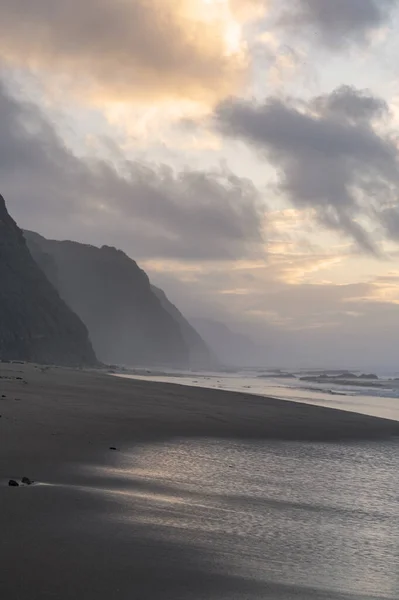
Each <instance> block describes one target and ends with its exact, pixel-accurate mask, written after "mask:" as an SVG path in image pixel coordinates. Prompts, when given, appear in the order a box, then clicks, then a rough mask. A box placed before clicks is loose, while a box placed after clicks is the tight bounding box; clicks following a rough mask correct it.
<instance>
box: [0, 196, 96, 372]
mask: <svg viewBox="0 0 399 600" xmlns="http://www.w3.org/2000/svg"><path fill="white" fill-rule="evenodd" d="M0 359H1V360H23V361H30V362H37V363H44V364H58V365H70V366H83V365H95V364H97V360H96V357H95V354H94V351H93V348H92V346H91V344H90V341H89V337H88V332H87V329H86V327H85V325H84V324H83V323H82V321H81V320H80V319H79V318H78V317H77V315H75V314H74V313H73V312H72V310H71V309H70V308H69V307H68V306H67V305H66V304H65V302H64V301H63V300H62V299H61V298H60V295H59V294H58V292H57V291H56V289H55V288H54V286H53V285H52V284H51V283H50V282H49V280H48V279H47V278H46V276H45V275H44V273H43V271H42V270H41V269H40V268H39V267H38V266H37V264H36V262H35V261H34V260H33V258H32V256H31V254H30V252H29V250H28V248H27V245H26V242H25V238H24V235H23V233H22V231H21V230H20V229H19V228H18V226H17V224H16V223H15V221H14V220H13V219H12V218H11V217H10V215H9V214H8V212H7V208H6V205H5V201H4V199H3V197H2V196H0Z"/></svg>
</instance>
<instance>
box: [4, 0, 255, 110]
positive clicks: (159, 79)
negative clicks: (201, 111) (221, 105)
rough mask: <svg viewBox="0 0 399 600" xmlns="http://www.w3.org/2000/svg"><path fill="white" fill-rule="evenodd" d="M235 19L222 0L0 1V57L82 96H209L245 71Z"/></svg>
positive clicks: (223, 90) (221, 92) (233, 83)
mask: <svg viewBox="0 0 399 600" xmlns="http://www.w3.org/2000/svg"><path fill="white" fill-rule="evenodd" d="M240 5H241V3H239V2H237V5H236V8H237V10H238V8H239V6H240ZM251 5H252V2H251ZM222 9H223V10H222ZM234 19H235V17H234V16H233V13H232V9H231V8H230V5H229V4H228V2H224V3H213V4H212V3H206V2H205V1H204V0H84V1H83V2H82V1H80V0H57V1H54V0H0V48H1V56H2V60H3V61H5V62H6V64H9V65H12V66H16V67H22V68H27V67H30V68H32V69H34V70H36V71H38V72H40V73H48V74H50V75H51V76H52V77H58V76H67V78H68V79H69V80H71V81H72V83H73V85H74V86H76V87H77V88H78V89H79V92H80V93H81V94H82V95H83V94H88V95H91V96H94V97H97V98H102V99H103V98H112V99H117V100H120V101H123V100H129V101H132V100H135V99H139V98H143V96H144V97H147V98H148V97H151V98H152V99H154V97H159V96H166V97H183V98H189V99H194V100H200V101H204V100H206V101H209V100H214V99H215V98H220V97H222V96H224V95H225V94H226V93H227V94H228V93H232V91H233V90H234V89H236V88H237V86H238V85H239V84H240V82H241V81H242V77H243V74H244V71H245V68H246V57H245V52H244V49H243V48H242V47H241V45H240V27H239V25H240V24H239V22H237V21H235V20H234ZM233 34H234V35H233ZM233 38H234V39H233Z"/></svg>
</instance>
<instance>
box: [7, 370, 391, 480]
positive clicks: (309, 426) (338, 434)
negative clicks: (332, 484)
mask: <svg viewBox="0 0 399 600" xmlns="http://www.w3.org/2000/svg"><path fill="white" fill-rule="evenodd" d="M2 396H5V398H2ZM0 415H2V416H1V418H0V431H1V437H0V445H1V448H0V450H1V453H0V478H1V477H3V476H4V475H3V474H2V472H3V471H4V469H5V464H4V462H5V461H7V459H6V458H5V456H8V461H10V460H11V461H12V460H13V458H12V457H13V456H15V457H18V460H19V461H23V460H26V457H24V448H25V449H26V451H29V453H30V454H29V455H30V456H33V455H34V456H36V457H37V458H38V459H40V460H42V459H43V460H45V459H46V456H45V453H46V452H51V453H53V456H54V458H57V460H59V461H62V460H63V458H64V454H65V459H67V460H68V458H69V457H72V458H73V459H74V460H79V456H81V457H83V458H84V456H85V455H86V454H88V455H92V454H94V453H95V451H96V448H97V449H98V450H100V451H101V450H102V448H104V450H107V449H108V448H109V446H111V445H117V444H130V445H132V446H134V444H135V442H136V441H140V442H145V441H146V440H148V441H157V440H159V441H162V440H164V439H170V438H177V437H179V438H184V437H188V438H190V437H204V438H206V437H216V438H218V437H220V438H242V439H251V438H258V439H265V440H281V441H311V442H316V441H320V442H323V441H325V442H334V441H336V442H342V441H356V440H373V439H386V438H389V437H391V436H399V422H397V421H390V420H387V419H383V418H378V417H372V416H367V415H363V414H360V413H353V412H347V411H343V410H339V409H335V408H327V407H321V406H316V405H312V404H304V403H300V402H295V401H291V400H280V399H277V398H268V397H264V396H257V395H254V394H249V393H248V394H246V393H243V392H232V391H226V390H214V389H206V388H201V387H190V386H184V385H181V384H179V383H160V382H148V381H143V380H135V379H128V378H124V377H115V376H113V375H110V374H108V373H105V372H101V371H88V370H81V371H76V370H73V369H67V368H62V367H41V366H38V365H30V364H25V365H20V364H4V363H0Z"/></svg>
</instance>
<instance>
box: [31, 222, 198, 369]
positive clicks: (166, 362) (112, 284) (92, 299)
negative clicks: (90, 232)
mask: <svg viewBox="0 0 399 600" xmlns="http://www.w3.org/2000/svg"><path fill="white" fill-rule="evenodd" d="M25 237H26V239H27V241H28V245H29V247H30V250H31V253H32V255H33V256H34V258H35V260H36V261H37V263H38V264H39V265H40V266H41V267H42V269H43V270H44V271H45V273H46V274H47V276H48V277H49V278H50V279H51V280H52V282H53V283H54V285H55V286H56V287H57V289H58V291H59V293H60V295H61V297H62V298H63V299H64V300H65V302H66V303H67V304H68V305H69V306H70V307H71V308H72V310H74V311H75V312H76V313H77V314H78V315H79V317H80V318H81V319H82V321H83V322H84V323H85V324H86V326H87V328H88V330H89V333H90V338H91V340H92V343H93V346H94V349H95V351H96V353H97V356H98V357H99V358H100V359H101V360H102V361H104V362H107V363H109V364H110V363H111V364H124V365H128V366H135V365H158V366H162V365H163V366H169V367H190V366H194V364H193V361H194V360H197V358H199V356H200V355H201V361H202V362H201V364H202V363H203V362H204V361H205V359H206V353H207V349H206V346H205V344H204V343H203V348H202V349H201V350H200V343H199V340H195V342H196V345H197V348H198V352H197V351H195V352H193V351H192V349H191V346H192V341H191V339H192V338H194V337H195V336H194V333H193V332H190V335H186V334H185V331H183V330H182V326H181V322H180V323H179V322H178V321H179V320H180V321H181V319H184V318H183V317H182V315H180V313H179V312H178V311H177V309H175V307H173V305H171V304H170V303H169V305H170V306H169V310H166V309H165V305H166V304H167V303H168V301H167V299H166V297H165V298H161V299H160V294H157V293H154V289H153V288H152V286H151V283H150V281H149V279H148V276H147V275H146V273H145V272H144V271H143V270H142V269H140V268H139V267H138V265H137V264H136V262H135V261H134V260H132V259H130V258H129V257H128V256H127V255H126V254H124V253H123V252H122V251H120V250H117V249H115V248H111V247H108V246H103V247H102V248H97V247H94V246H90V245H85V244H80V243H77V242H71V241H62V242H60V241H54V240H47V239H45V238H43V237H42V236H40V235H38V234H36V233H33V232H25ZM171 307H173V308H174V309H175V311H176V314H172V313H173V310H172V308H171ZM179 315H180V317H181V319H180V317H179ZM175 317H176V318H175ZM187 326H188V323H187ZM183 329H184V328H183ZM197 335H198V334H197ZM190 336H191V338H190ZM189 338H190V339H189ZM198 338H199V336H198ZM208 355H209V351H208ZM198 366H199V365H198Z"/></svg>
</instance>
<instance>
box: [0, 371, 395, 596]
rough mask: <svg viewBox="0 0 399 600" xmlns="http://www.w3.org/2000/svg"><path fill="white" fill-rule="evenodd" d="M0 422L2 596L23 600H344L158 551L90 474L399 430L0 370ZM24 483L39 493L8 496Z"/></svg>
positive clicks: (245, 401)
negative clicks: (261, 443) (124, 458)
mask: <svg viewBox="0 0 399 600" xmlns="http://www.w3.org/2000/svg"><path fill="white" fill-rule="evenodd" d="M3 396H5V397H3ZM0 415H1V417H0V593H1V597H5V598H8V599H22V600H25V598H26V599H28V598H29V599H30V600H32V599H33V600H35V599H36V598H37V599H39V598H40V599H41V598H60V599H74V598H79V599H80V598H82V599H85V600H86V599H88V600H91V599H93V600H94V598H96V599H102V598H104V599H107V600H109V599H111V598H122V599H123V600H133V599H134V598H140V600H144V599H147V598H148V599H149V600H150V599H151V600H152V599H154V600H158V599H161V598H162V599H169V598H170V599H171V600H172V599H173V600H177V599H180V598H181V599H186V598H187V599H189V598H193V599H196V598H215V599H216V598H218V599H222V598H240V599H241V598H287V599H288V598H300V599H301V598H303V599H304V600H305V598H338V597H339V598H345V596H332V595H331V594H328V593H326V595H321V593H320V591H315V590H311V589H296V588H295V589H292V588H291V587H290V586H289V584H287V585H284V586H282V585H277V584H274V583H273V582H270V584H267V585H266V584H264V583H263V584H262V585H260V584H258V583H257V582H256V581H252V580H243V579H240V578H239V577H236V576H234V575H233V574H223V575H222V574H215V573H213V572H212V571H211V570H210V569H209V568H208V567H207V565H206V557H204V556H202V555H201V554H199V553H198V552H197V551H196V550H194V549H193V548H192V547H186V546H185V545H184V544H176V543H174V542H173V543H172V541H170V540H168V539H167V537H166V538H163V539H162V541H160V540H159V539H157V541H156V542H151V536H148V533H149V532H148V530H147V528H146V526H145V525H141V526H138V525H135V526H128V525H127V524H126V522H125V521H124V516H123V510H122V509H121V507H120V506H118V503H117V502H115V498H114V497H113V496H112V495H111V496H110V495H108V496H107V494H104V495H100V494H94V493H90V491H87V490H88V489H89V488H90V484H91V483H92V480H91V479H90V476H88V475H87V473H88V470H87V468H86V467H87V466H89V465H101V464H107V463H109V462H111V463H112V461H113V460H114V457H115V456H116V453H115V451H112V450H110V447H111V446H115V447H116V448H118V449H122V450H123V449H124V448H129V449H132V448H133V450H134V446H135V444H136V443H143V442H147V441H148V442H154V441H162V440H168V439H171V438H184V437H192V438H194V437H201V438H206V437H216V438H231V439H237V438H242V439H244V438H245V439H260V440H262V439H264V440H272V439H273V440H281V441H293V440H296V441H328V442H346V441H348V442H349V441H356V440H359V441H360V440H374V439H381V440H383V439H388V438H390V437H391V436H398V435H399V423H397V422H391V421H386V420H383V419H376V418H373V417H367V416H363V415H356V414H353V413H347V412H340V411H336V410H330V409H325V408H321V407H314V406H309V405H303V404H295V403H291V402H285V401H279V400H273V399H265V398H258V397H256V396H251V395H245V394H239V393H231V392H223V391H216V390H203V389H198V388H185V387H182V386H178V385H173V384H163V383H162V384H161V383H149V382H142V381H139V382H136V381H131V380H124V379H118V378H113V377H111V376H109V375H106V374H104V373H95V372H83V371H72V370H68V369H61V368H50V369H44V370H43V369H42V368H40V367H36V366H34V365H8V364H1V365H0ZM82 467H85V469H82ZM23 476H27V477H30V478H32V479H34V480H36V481H37V482H39V484H38V485H34V486H31V487H20V488H10V487H8V485H7V483H8V480H9V479H10V478H15V479H21V478H22V477H23ZM44 484H48V485H44ZM133 510H134V507H133ZM118 511H119V512H118ZM111 515H112V518H110V516H111ZM115 516H117V517H118V518H115Z"/></svg>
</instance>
